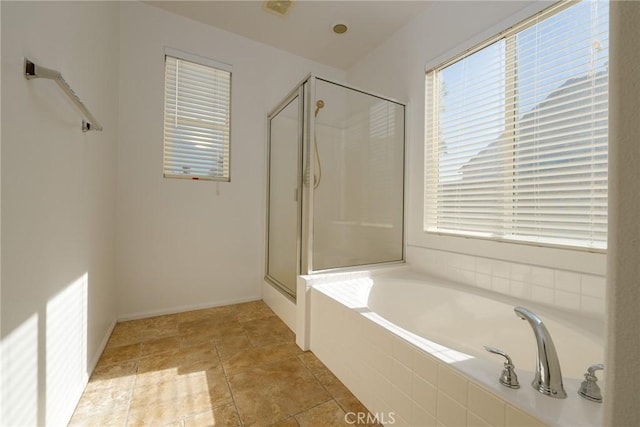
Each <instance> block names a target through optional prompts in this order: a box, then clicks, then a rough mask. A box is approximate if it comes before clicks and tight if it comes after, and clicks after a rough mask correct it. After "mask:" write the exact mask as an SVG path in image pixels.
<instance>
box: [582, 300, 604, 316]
mask: <svg viewBox="0 0 640 427" xmlns="http://www.w3.org/2000/svg"><path fill="white" fill-rule="evenodd" d="M580 311H582V312H583V313H585V314H589V315H598V316H604V312H605V300H603V299H600V298H594V297H589V296H586V295H582V297H581V298H580Z"/></svg>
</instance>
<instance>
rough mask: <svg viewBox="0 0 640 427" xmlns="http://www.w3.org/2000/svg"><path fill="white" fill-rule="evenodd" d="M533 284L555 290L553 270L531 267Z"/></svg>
mask: <svg viewBox="0 0 640 427" xmlns="http://www.w3.org/2000/svg"><path fill="white" fill-rule="evenodd" d="M531 282H532V283H533V284H534V285H537V286H542V287H545V288H553V270H551V269H549V268H542V267H531Z"/></svg>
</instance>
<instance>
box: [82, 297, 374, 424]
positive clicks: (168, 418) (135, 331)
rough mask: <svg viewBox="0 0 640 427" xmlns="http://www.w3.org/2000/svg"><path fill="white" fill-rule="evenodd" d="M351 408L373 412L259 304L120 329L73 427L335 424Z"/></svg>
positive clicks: (134, 323)
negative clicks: (303, 349) (301, 346)
mask: <svg viewBox="0 0 640 427" xmlns="http://www.w3.org/2000/svg"><path fill="white" fill-rule="evenodd" d="M332 397H333V398H334V399H335V400H334V399H332ZM234 399H235V401H234ZM331 402H333V403H332V404H331ZM348 410H352V411H354V412H355V411H366V409H365V408H364V406H362V404H361V403H360V402H359V401H358V400H357V399H356V398H355V397H354V396H353V395H352V394H351V393H350V392H349V391H348V390H347V389H346V387H344V385H342V383H340V381H339V380H338V379H337V378H336V377H335V376H334V375H333V374H331V371H329V370H328V369H327V368H326V367H325V366H324V365H323V364H322V362H321V361H320V360H318V359H317V358H316V357H315V356H314V355H313V354H312V353H311V352H304V353H303V352H302V351H301V350H300V349H299V348H298V347H297V346H296V345H295V343H294V335H293V333H292V332H291V331H290V330H289V329H288V328H287V327H286V325H285V324H284V323H283V322H282V321H281V320H280V319H279V318H278V317H276V316H275V315H274V313H273V312H272V311H271V309H270V308H269V307H268V306H267V305H266V304H264V302H262V301H256V302H251V303H245V304H238V305H232V306H226V307H216V308H210V309H204V310H197V311H192V312H187V313H179V314H175V315H167V316H158V317H154V318H150V319H141V320H134V321H129V322H123V323H119V324H118V325H116V327H115V328H114V332H113V334H112V336H111V337H110V340H109V342H108V344H107V347H106V349H105V351H104V353H103V355H102V356H101V358H100V360H99V362H98V366H97V368H96V369H95V371H94V373H93V375H92V376H91V379H90V381H89V384H88V385H87V388H86V389H85V393H84V394H83V397H82V398H81V400H80V403H79V404H78V407H77V408H76V412H75V413H74V416H73V418H72V421H71V424H70V425H88V426H108V425H118V426H125V425H132V426H135V425H153V426H172V427H186V426H203V425H215V426H237V425H241V424H242V422H244V425H275V426H279V427H297V426H298V424H299V423H300V424H301V425H319V426H323V425H329V426H330V425H339V423H338V422H339V417H340V415H341V414H342V412H346V411H348ZM340 411H342V412H340ZM296 416H297V419H296V418H295V417H296ZM336 423H338V424H336Z"/></svg>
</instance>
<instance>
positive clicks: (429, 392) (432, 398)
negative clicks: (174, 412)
mask: <svg viewBox="0 0 640 427" xmlns="http://www.w3.org/2000/svg"><path fill="white" fill-rule="evenodd" d="M412 387H413V389H412V393H411V399H413V401H414V402H418V404H420V406H421V407H422V408H424V409H425V410H427V411H428V412H429V413H430V414H431V415H433V416H434V417H435V415H436V405H437V403H438V399H437V397H438V389H437V388H436V386H435V385H433V384H431V383H430V382H428V381H425V380H424V379H422V377H420V376H419V375H415V374H414V376H413V385H412Z"/></svg>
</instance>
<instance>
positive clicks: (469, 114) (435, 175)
mask: <svg viewBox="0 0 640 427" xmlns="http://www.w3.org/2000/svg"><path fill="white" fill-rule="evenodd" d="M608 24H609V16H608V3H607V2H603V1H583V2H580V3H577V4H576V3H560V4H558V5H555V6H553V7H551V8H549V9H547V10H545V11H543V12H541V13H540V14H538V15H536V16H534V17H533V18H531V19H529V20H527V21H525V22H523V23H521V24H520V25H518V26H516V27H513V28H512V29H510V30H508V31H506V32H504V33H502V34H500V35H499V36H497V37H495V38H494V39H492V40H489V41H487V42H486V43H484V44H483V45H482V46H480V47H479V48H477V49H474V50H472V51H470V52H468V53H466V54H464V55H462V56H461V57H458V58H455V59H453V60H451V61H449V62H448V63H446V64H444V65H442V66H440V67H438V68H435V69H433V70H431V71H428V72H427V75H426V120H425V123H426V126H425V132H426V141H425V143H426V146H425V148H426V149H425V205H424V213H425V216H424V221H425V222H424V228H425V230H426V231H429V232H438V233H452V234H461V235H466V236H475V237H485V238H490V239H495V240H508V241H518V242H528V243H533V244H541V245H560V246H570V247H575V248H584V249H589V250H602V249H605V248H606V230H607V133H608V123H607V115H608V60H609V52H608V39H609V25H608Z"/></svg>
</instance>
